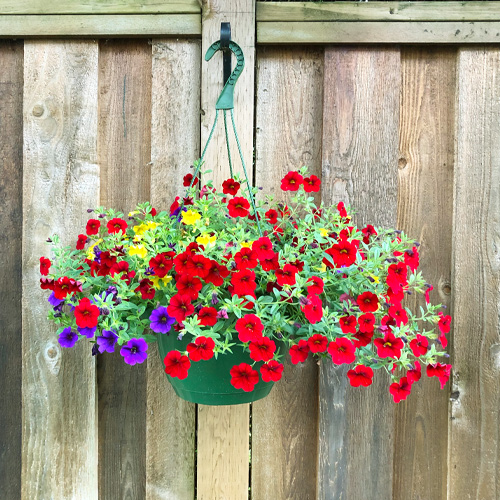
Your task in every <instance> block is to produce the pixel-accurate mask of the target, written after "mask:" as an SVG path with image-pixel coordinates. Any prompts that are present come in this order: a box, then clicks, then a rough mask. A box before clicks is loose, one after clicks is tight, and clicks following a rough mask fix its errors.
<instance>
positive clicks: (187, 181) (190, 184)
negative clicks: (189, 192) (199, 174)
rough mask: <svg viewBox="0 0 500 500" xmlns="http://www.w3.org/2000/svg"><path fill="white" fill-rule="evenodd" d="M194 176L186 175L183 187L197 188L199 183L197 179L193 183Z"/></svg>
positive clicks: (183, 179)
mask: <svg viewBox="0 0 500 500" xmlns="http://www.w3.org/2000/svg"><path fill="white" fill-rule="evenodd" d="M191 181H193V174H186V175H185V176H184V177H183V178H182V185H183V186H184V187H189V186H195V185H196V184H197V183H198V178H196V179H195V180H194V181H193V182H191Z"/></svg>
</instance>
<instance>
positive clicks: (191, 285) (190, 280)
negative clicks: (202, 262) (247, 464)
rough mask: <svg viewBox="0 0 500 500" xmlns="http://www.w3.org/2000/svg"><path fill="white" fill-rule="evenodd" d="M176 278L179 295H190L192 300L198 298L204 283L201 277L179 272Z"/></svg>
mask: <svg viewBox="0 0 500 500" xmlns="http://www.w3.org/2000/svg"><path fill="white" fill-rule="evenodd" d="M175 280H176V283H175V287H176V288H177V291H178V293H179V295H188V296H189V298H190V299H191V300H196V299H197V298H198V295H199V292H200V290H201V289H202V288H203V284H202V282H201V280H200V279H199V278H196V277H195V276H193V275H191V274H187V273H185V274H178V275H177V276H176V277H175Z"/></svg>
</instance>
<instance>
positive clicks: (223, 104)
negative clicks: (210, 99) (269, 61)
mask: <svg viewBox="0 0 500 500" xmlns="http://www.w3.org/2000/svg"><path fill="white" fill-rule="evenodd" d="M222 43H224V42H221V40H218V41H217V42H214V43H213V44H212V45H210V47H209V48H208V50H207V53H206V54H205V61H210V59H212V57H213V55H214V54H215V53H216V52H217V51H219V50H224V49H223V47H222V45H221V44H222ZM227 46H228V47H229V50H230V51H231V52H232V53H233V54H234V55H235V56H236V66H235V68H234V70H233V72H232V73H231V74H230V75H229V78H228V80H227V82H226V84H225V85H224V88H223V89H222V92H221V94H220V96H219V98H218V99H217V102H216V104H215V109H233V108H234V85H235V84H236V80H238V77H239V76H240V74H241V72H242V71H243V67H244V66H245V58H244V56H243V51H242V50H241V48H240V46H239V45H238V44H237V43H235V42H233V41H231V40H230V41H229V43H228V45H227Z"/></svg>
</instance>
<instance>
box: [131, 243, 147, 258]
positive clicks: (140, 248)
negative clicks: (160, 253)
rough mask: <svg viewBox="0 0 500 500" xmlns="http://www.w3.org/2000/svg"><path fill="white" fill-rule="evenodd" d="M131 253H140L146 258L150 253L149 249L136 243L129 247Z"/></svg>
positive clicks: (140, 255) (141, 256) (139, 254)
mask: <svg viewBox="0 0 500 500" xmlns="http://www.w3.org/2000/svg"><path fill="white" fill-rule="evenodd" d="M128 254H129V255H138V256H139V257H140V258H141V259H144V258H145V257H146V255H147V254H148V251H147V250H146V249H145V248H144V246H143V245H134V246H131V247H129V249H128Z"/></svg>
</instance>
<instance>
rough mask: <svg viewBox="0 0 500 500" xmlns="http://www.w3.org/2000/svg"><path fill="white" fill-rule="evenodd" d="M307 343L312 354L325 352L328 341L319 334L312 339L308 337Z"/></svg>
mask: <svg viewBox="0 0 500 500" xmlns="http://www.w3.org/2000/svg"><path fill="white" fill-rule="evenodd" d="M307 343H308V344H309V348H310V349H311V352H312V353H315V352H325V351H326V348H327V347H328V339H327V338H326V337H325V336H324V335H321V334H320V333H315V334H314V335H313V336H312V337H309V338H308V339H307Z"/></svg>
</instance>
